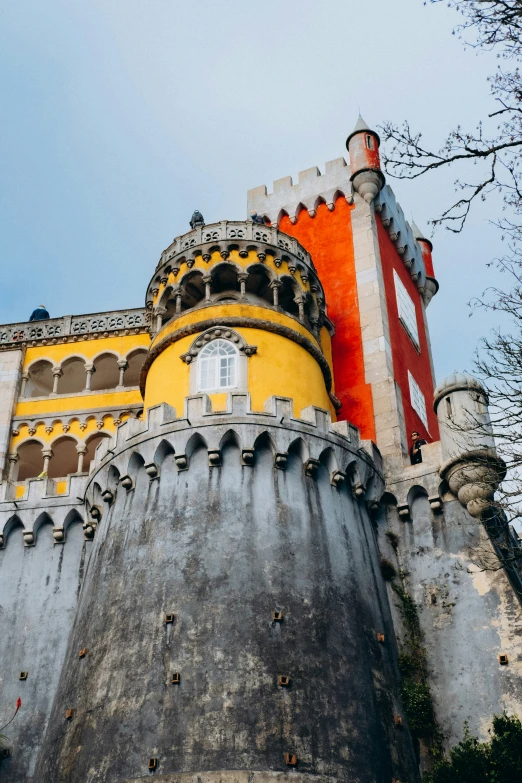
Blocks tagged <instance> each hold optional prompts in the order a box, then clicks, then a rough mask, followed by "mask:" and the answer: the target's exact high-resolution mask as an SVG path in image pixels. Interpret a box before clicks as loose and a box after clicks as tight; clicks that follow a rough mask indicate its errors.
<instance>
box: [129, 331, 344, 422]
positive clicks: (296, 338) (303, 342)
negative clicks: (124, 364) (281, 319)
mask: <svg viewBox="0 0 522 783" xmlns="http://www.w3.org/2000/svg"><path fill="white" fill-rule="evenodd" d="M234 326H245V327H250V328H253V329H263V330H264V331H266V332H272V333H274V334H280V335H282V336H283V337H286V338H288V339H289V340H292V341H293V342H295V343H297V344H298V345H300V346H301V347H302V348H305V349H306V350H307V351H308V353H309V354H311V355H312V356H313V358H314V359H315V360H316V361H317V363H318V364H319V367H320V368H321V372H322V373H323V377H324V381H325V385H326V390H327V392H328V393H330V391H331V388H332V373H331V370H330V366H329V364H328V362H327V360H326V358H325V357H324V355H323V353H322V351H321V350H320V349H319V348H318V347H317V346H316V345H314V343H313V342H312V341H311V340H309V339H308V338H307V337H304V335H302V334H300V332H296V331H294V330H293V329H291V328H290V327H288V326H283V325H282V324H278V323H275V322H273V321H268V320H266V319H261V318H248V317H245V316H223V317H221V318H207V319H205V320H204V321H199V322H198V323H193V324H187V325H186V326H184V327H182V328H181V329H176V330H175V331H174V332H171V333H170V334H168V335H167V336H166V337H164V338H163V339H161V340H159V341H158V342H157V343H156V344H155V345H153V346H152V348H151V349H150V351H149V353H148V355H147V358H146V359H145V362H144V364H143V367H142V370H141V377H140V391H141V394H142V396H143V397H144V396H145V384H146V380H147V374H148V372H149V370H150V367H151V365H152V363H153V362H154V361H155V359H156V358H157V357H158V356H159V355H160V353H162V352H163V351H164V350H165V349H166V348H168V347H169V345H172V344H173V343H175V342H177V341H178V340H181V338H182V337H187V336H189V335H191V334H195V333H199V332H201V331H206V330H207V329H211V328H213V327H217V328H221V329H226V328H227V327H228V328H230V327H234ZM189 353H190V351H189ZM335 399H336V400H337V398H335ZM337 403H338V405H337V406H336V407H340V403H339V401H338V400H337ZM334 404H335V403H334Z"/></svg>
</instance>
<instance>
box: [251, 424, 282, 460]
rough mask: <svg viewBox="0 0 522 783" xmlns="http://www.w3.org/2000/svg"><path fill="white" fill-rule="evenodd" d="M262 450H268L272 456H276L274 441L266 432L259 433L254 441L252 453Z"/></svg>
mask: <svg viewBox="0 0 522 783" xmlns="http://www.w3.org/2000/svg"><path fill="white" fill-rule="evenodd" d="M262 449H269V450H270V451H271V452H272V455H275V454H277V448H276V445H275V443H274V440H273V438H272V436H271V435H270V433H269V432H268V431H267V430H264V431H263V432H260V433H259V435H258V436H257V438H256V439H255V441H254V451H261V450H262Z"/></svg>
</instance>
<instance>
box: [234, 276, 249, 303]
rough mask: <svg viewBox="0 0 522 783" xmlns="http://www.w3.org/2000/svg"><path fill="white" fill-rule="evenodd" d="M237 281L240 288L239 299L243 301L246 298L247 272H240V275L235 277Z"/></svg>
mask: <svg viewBox="0 0 522 783" xmlns="http://www.w3.org/2000/svg"><path fill="white" fill-rule="evenodd" d="M237 279H238V281H239V285H240V286H241V299H244V298H245V296H246V281H247V280H248V272H240V274H239V275H238V276H237Z"/></svg>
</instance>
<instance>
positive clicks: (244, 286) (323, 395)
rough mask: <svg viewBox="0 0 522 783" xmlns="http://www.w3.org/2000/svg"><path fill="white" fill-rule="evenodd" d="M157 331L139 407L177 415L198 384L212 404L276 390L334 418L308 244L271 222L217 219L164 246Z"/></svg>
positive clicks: (255, 404) (254, 404)
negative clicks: (234, 394) (164, 407)
mask: <svg viewBox="0 0 522 783" xmlns="http://www.w3.org/2000/svg"><path fill="white" fill-rule="evenodd" d="M147 307H148V308H149V310H150V309H152V310H153V318H152V321H153V324H154V327H155V334H154V337H153V340H152V345H151V348H150V352H149V355H148V357H147V359H146V361H145V364H144V367H143V370H142V373H141V391H142V394H143V396H144V400H145V407H146V408H150V407H152V406H154V405H158V404H160V403H162V402H166V403H168V404H169V405H171V406H172V407H173V408H175V410H176V411H177V412H178V415H181V414H182V412H183V410H184V406H185V399H186V398H187V397H188V396H190V395H194V394H199V393H204V394H207V395H208V396H209V398H210V401H211V404H212V408H213V410H214V411H216V410H222V409H223V408H224V407H225V405H226V397H227V394H228V393H229V392H231V391H238V392H242V393H245V392H247V393H248V394H249V395H250V400H251V408H252V410H253V411H263V410H264V408H265V405H266V404H267V401H268V400H269V398H270V397H272V396H273V395H278V396H283V397H289V398H291V399H292V400H293V404H294V415H295V416H299V415H300V413H301V411H302V410H303V409H304V408H307V407H308V406H310V405H315V406H317V407H320V408H324V409H326V410H327V411H329V412H330V413H331V415H332V418H335V409H336V406H338V401H337V399H336V397H335V395H334V392H333V380H332V366H331V336H332V334H333V326H332V324H331V322H330V321H329V319H328V317H327V315H326V305H325V300H324V293H323V289H322V286H321V283H320V281H319V278H318V276H317V273H316V271H315V269H314V265H313V262H312V259H311V257H310V256H309V254H308V253H307V252H306V251H305V250H304V249H303V247H302V246H301V245H300V244H299V242H297V240H295V239H292V238H291V237H288V236H286V235H284V234H281V233H280V232H278V231H277V230H276V229H274V228H271V227H269V226H259V225H256V224H254V223H250V222H247V223H244V222H229V221H222V222H221V223H216V224H213V225H209V226H202V227H198V228H196V229H195V230H193V231H192V232H190V233H189V234H186V235H184V236H182V237H179V238H178V239H176V240H175V241H174V242H173V243H172V245H171V246H170V247H169V248H167V250H165V252H164V253H163V255H162V257H161V259H160V262H159V264H158V267H157V269H156V272H155V274H154V277H153V279H152V280H151V282H150V284H149V288H148V293H147Z"/></svg>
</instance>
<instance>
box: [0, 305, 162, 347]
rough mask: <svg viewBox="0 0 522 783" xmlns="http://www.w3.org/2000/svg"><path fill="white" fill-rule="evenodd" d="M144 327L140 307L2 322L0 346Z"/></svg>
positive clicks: (66, 339) (67, 339)
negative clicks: (47, 318)
mask: <svg viewBox="0 0 522 783" xmlns="http://www.w3.org/2000/svg"><path fill="white" fill-rule="evenodd" d="M147 329H148V325H147V322H146V319H145V309H144V308H136V309H131V310H115V311H111V312H107V313H92V314H90V315H78V316H73V317H71V316H65V317H63V318H50V319H49V320H46V321H30V322H21V323H15V324H5V325H4V326H0V350H6V349H7V348H9V349H10V348H12V347H13V345H14V344H21V345H24V346H27V345H39V344H56V343H63V342H74V341H76V340H78V339H84V338H85V337H87V336H89V335H92V334H100V333H102V334H104V333H110V334H114V333H116V334H130V333H131V332H132V333H140V332H145V331H147Z"/></svg>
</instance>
